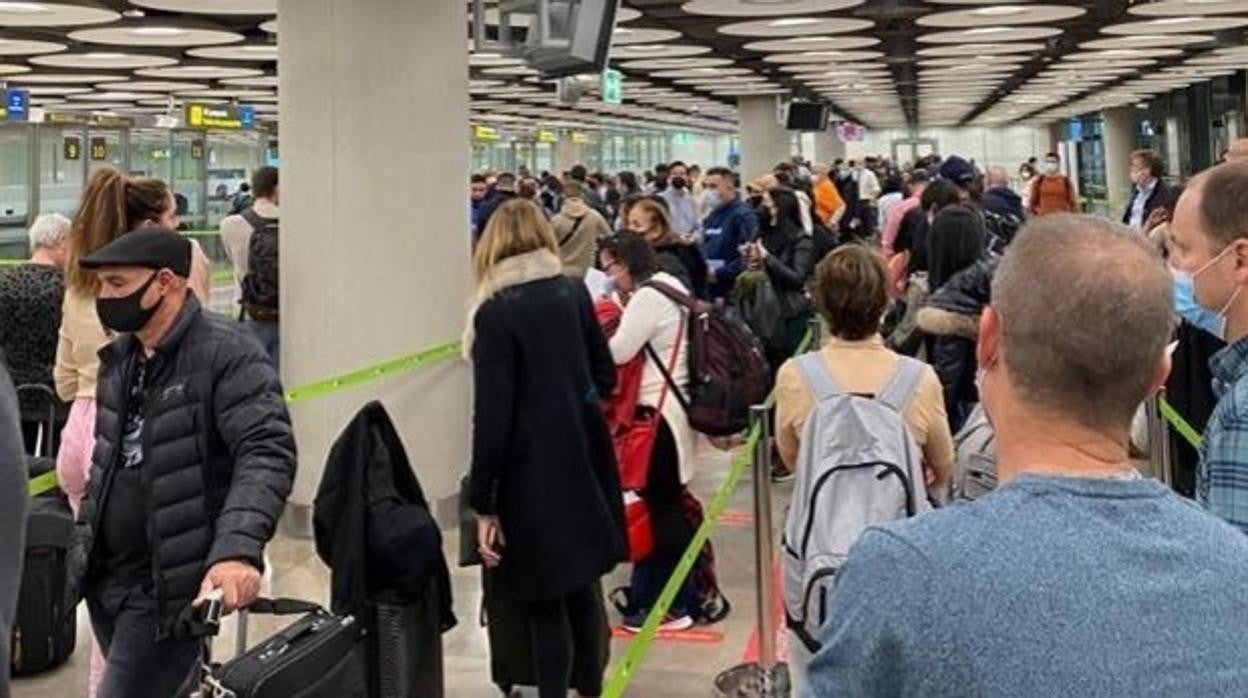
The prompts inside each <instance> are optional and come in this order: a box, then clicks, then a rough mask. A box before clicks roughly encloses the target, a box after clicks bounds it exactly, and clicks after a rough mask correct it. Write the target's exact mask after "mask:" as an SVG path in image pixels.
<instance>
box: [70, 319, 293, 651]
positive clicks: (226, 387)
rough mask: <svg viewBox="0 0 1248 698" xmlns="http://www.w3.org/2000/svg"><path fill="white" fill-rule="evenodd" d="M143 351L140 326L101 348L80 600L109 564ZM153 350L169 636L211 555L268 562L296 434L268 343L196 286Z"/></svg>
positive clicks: (151, 448) (154, 439)
mask: <svg viewBox="0 0 1248 698" xmlns="http://www.w3.org/2000/svg"><path fill="white" fill-rule="evenodd" d="M139 351H141V348H140V345H139V342H138V340H137V339H135V338H134V336H133V335H122V336H121V337H120V338H118V339H117V340H115V341H113V342H112V343H111V344H109V345H107V346H105V347H104V348H103V349H101V350H100V374H99V383H98V386H97V388H96V409H97V417H96V441H95V452H94V456H93V458H92V465H91V480H90V483H89V484H88V487H87V495H86V497H85V498H84V499H83V501H82V511H81V513H80V515H79V520H78V526H77V528H78V530H77V531H76V532H75V539H74V545H73V549H72V550H71V553H70V577H69V578H70V591H71V594H72V595H73V598H72V599H71V600H72V601H73V602H74V604H76V602H77V600H78V599H79V598H81V596H82V595H83V593H85V592H86V590H88V589H90V587H91V585H92V583H93V582H95V581H97V579H96V578H97V576H98V572H99V571H100V570H99V569H98V568H97V565H98V563H99V561H98V560H97V559H94V558H93V556H92V543H93V537H94V536H93V532H94V531H96V530H98V529H99V524H100V516H101V514H102V512H103V511H104V509H105V507H106V506H107V504H108V496H109V489H110V486H111V484H112V480H113V475H114V473H115V471H116V464H117V461H118V453H117V449H118V446H119V444H120V442H121V438H122V430H123V428H124V422H125V413H126V401H127V392H128V390H129V385H130V373H131V371H132V370H134V366H135V362H136V360H137V357H138V352H139ZM148 361H149V362H151V363H150V364H149V366H148V371H149V373H148V380H147V386H146V391H145V392H146V400H145V404H146V406H147V407H146V414H145V420H144V424H143V433H142V437H141V438H142V443H143V451H144V459H143V465H142V478H143V487H144V489H145V490H146V499H147V501H148V503H149V504H148V511H147V531H148V550H149V551H150V553H151V558H152V560H151V564H152V580H153V583H154V588H155V591H156V598H157V601H158V603H159V604H160V609H161V615H162V617H163V618H164V619H165V621H166V622H165V624H164V625H162V628H161V632H160V635H161V637H165V636H167V634H168V632H169V630H170V628H169V627H168V626H169V625H170V622H171V621H172V620H173V617H174V616H175V615H176V614H177V613H178V612H179V611H181V610H182V608H183V607H184V606H185V605H186V604H187V603H188V602H190V601H191V600H192V599H193V598H194V597H195V595H196V594H197V593H198V591H199V585H200V583H201V582H202V581H203V577H204V573H205V572H206V571H207V569H208V568H209V567H210V566H212V565H213V564H215V563H217V562H221V561H223V560H243V561H246V562H248V563H250V564H252V565H254V566H256V567H257V568H258V569H263V565H264V560H263V551H264V546H265V544H266V543H267V542H268V540H269V538H271V537H272V536H273V531H274V528H275V526H276V524H277V519H278V517H279V516H280V515H281V513H282V509H283V507H284V505H285V503H286V497H287V495H289V494H290V488H291V485H292V482H293V480H294V475H295V439H294V434H293V432H292V430H291V425H290V415H289V414H288V413H287V411H286V404H285V402H284V401H283V399H282V387H281V384H280V382H279V381H278V377H277V373H276V372H275V371H274V370H273V365H272V363H270V361H269V359H268V357H267V356H266V355H265V353H264V350H263V349H261V347H260V345H259V344H258V343H257V342H256V340H255V339H254V338H253V337H252V336H251V335H250V334H247V333H246V331H245V330H244V329H243V328H242V326H241V325H239V324H238V323H233V322H229V321H227V320H225V319H224V318H221V317H218V316H216V315H212V314H209V313H205V312H203V311H202V310H201V309H200V306H199V303H198V301H196V300H195V297H194V296H188V297H187V300H186V306H185V307H184V308H183V310H182V313H181V314H180V315H179V316H178V318H177V320H176V321H175V322H174V325H173V327H172V328H171V329H170V330H169V332H168V334H167V335H166V336H165V338H164V339H163V340H162V341H161V343H160V345H159V346H158V347H157V350H156V353H155V354H154V355H153V356H152V357H151V358H149V359H148ZM73 607H74V606H73V605H70V606H69V608H73Z"/></svg>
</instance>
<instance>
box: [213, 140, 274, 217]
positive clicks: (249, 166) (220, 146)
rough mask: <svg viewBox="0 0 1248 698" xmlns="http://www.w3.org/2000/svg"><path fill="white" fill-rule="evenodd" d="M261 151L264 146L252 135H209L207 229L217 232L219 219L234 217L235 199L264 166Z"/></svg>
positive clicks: (262, 152)
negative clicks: (245, 184) (243, 186)
mask: <svg viewBox="0 0 1248 698" xmlns="http://www.w3.org/2000/svg"><path fill="white" fill-rule="evenodd" d="M264 149H265V144H264V143H262V142H261V140H260V139H259V138H258V135H257V134H255V133H253V132H239V133H215V132H210V133H209V134H208V218H207V225H208V227H209V228H216V227H217V225H218V224H219V223H220V222H221V219H222V218H225V217H226V216H228V215H230V214H231V213H234V211H233V210H232V202H233V199H234V195H235V194H237V193H238V191H239V187H241V186H242V185H243V183H244V182H250V181H251V175H252V173H253V172H255V171H256V170H257V169H258V168H259V167H260V166H261V165H262V164H264Z"/></svg>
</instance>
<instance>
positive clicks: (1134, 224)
mask: <svg viewBox="0 0 1248 698" xmlns="http://www.w3.org/2000/svg"><path fill="white" fill-rule="evenodd" d="M1162 172H1163V165H1162V162H1161V156H1159V155H1157V153H1155V152H1153V151H1151V150H1137V151H1135V152H1134V153H1131V185H1132V186H1131V205H1130V206H1128V207H1127V210H1126V213H1124V214H1122V222H1123V223H1124V224H1126V225H1129V226H1131V228H1132V229H1134V230H1139V231H1141V232H1148V230H1149V229H1150V228H1152V227H1153V226H1155V225H1157V224H1159V223H1163V222H1165V220H1164V219H1162V220H1151V221H1150V220H1149V217H1150V216H1151V215H1152V214H1153V212H1154V211H1157V210H1161V211H1162V212H1163V213H1164V212H1165V210H1166V209H1167V208H1168V207H1169V206H1171V205H1173V204H1174V192H1173V191H1172V190H1171V189H1170V187H1168V186H1166V183H1165V182H1163V181H1161V175H1162Z"/></svg>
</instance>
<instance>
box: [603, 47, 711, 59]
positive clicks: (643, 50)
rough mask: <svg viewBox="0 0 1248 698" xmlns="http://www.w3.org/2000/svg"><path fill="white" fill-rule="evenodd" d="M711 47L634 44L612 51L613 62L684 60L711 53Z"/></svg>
mask: <svg viewBox="0 0 1248 698" xmlns="http://www.w3.org/2000/svg"><path fill="white" fill-rule="evenodd" d="M710 52H711V47H709V46H690V45H686V44H633V45H627V46H616V47H615V48H614V49H613V50H612V51H611V60H613V61H627V60H632V59H634V58H684V57H686V56H700V55H702V54H705V53H710Z"/></svg>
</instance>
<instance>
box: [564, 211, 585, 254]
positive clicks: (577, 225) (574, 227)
mask: <svg viewBox="0 0 1248 698" xmlns="http://www.w3.org/2000/svg"><path fill="white" fill-rule="evenodd" d="M588 215H589V214H588V213H586V214H585V216H588ZM585 216H581V217H580V218H577V219H575V221H576V222H575V223H573V224H572V229H571V230H569V231H568V234H567V235H564V236H563V239H562V240H560V241H559V246H560V247H563V246H564V245H566V244H568V240H571V239H572V236H573V235H576V231H577V229H579V228H580V227H581V221H583V220H585Z"/></svg>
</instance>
